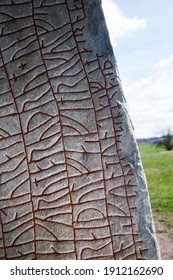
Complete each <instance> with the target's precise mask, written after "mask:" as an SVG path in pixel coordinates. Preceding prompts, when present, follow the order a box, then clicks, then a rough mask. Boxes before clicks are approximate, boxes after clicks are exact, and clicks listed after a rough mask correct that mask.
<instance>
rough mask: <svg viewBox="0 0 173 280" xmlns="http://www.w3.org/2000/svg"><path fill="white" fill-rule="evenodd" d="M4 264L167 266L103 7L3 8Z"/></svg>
mask: <svg viewBox="0 0 173 280" xmlns="http://www.w3.org/2000/svg"><path fill="white" fill-rule="evenodd" d="M0 34H1V35H0V48H1V50H0V84H1V87H0V258H1V259H19V260H20V259H21V260H23V259H72V260H74V259H80V260H88V259H90V260H91V259H98V260H103V259H104V260H106V259H109V260H114V259H116V260H119V259H124V260H125V259H158V258H159V250H158V247H157V242H156V237H155V231H154V225H153V220H152V214H151V207H150V202H149V197H148V190H147V183H146V179H145V175H144V172H143V168H142V165H141V160H140V156H139V152H138V149H137V145H136V141H135V139H134V135H133V127H132V124H131V121H130V117H129V115H128V109H127V105H126V100H125V98H124V95H123V92H122V89H121V83H120V80H119V77H118V73H117V66H116V62H115V59H114V55H113V50H112V46H111V43H110V40H109V35H108V31H107V28H106V24H105V20H104V16H103V12H102V8H101V1H99V0H52V1H50V0H33V1H31V0H2V1H1V2H0Z"/></svg>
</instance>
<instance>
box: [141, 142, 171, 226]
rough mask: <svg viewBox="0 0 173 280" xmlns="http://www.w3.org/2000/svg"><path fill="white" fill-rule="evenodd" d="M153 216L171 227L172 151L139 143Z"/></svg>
mask: <svg viewBox="0 0 173 280" xmlns="http://www.w3.org/2000/svg"><path fill="white" fill-rule="evenodd" d="M139 150H140V154H141V159H142V163H143V167H144V171H145V175H146V178H147V182H148V189H149V194H150V201H151V207H152V211H153V215H154V217H156V219H162V222H165V223H166V224H167V226H168V227H171V228H173V151H166V150H164V149H163V148H156V147H155V146H154V145H152V144H141V145H139Z"/></svg>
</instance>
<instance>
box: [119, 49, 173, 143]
mask: <svg viewBox="0 0 173 280" xmlns="http://www.w3.org/2000/svg"><path fill="white" fill-rule="evenodd" d="M172 77H173V54H171V55H170V56H169V57H167V58H165V59H163V60H161V61H159V62H157V63H156V64H155V65H154V66H153V69H152V71H151V73H150V75H149V76H148V77H146V78H143V79H141V80H139V81H136V82H135V83H133V84H131V85H124V86H123V89H124V93H125V96H126V98H127V102H128V104H129V110H130V115H131V117H132V122H133V124H134V127H135V130H136V136H137V138H139V137H140V138H143V137H144V138H146V137H151V136H157V135H160V134H161V133H162V131H164V130H165V129H168V128H173V86H172Z"/></svg>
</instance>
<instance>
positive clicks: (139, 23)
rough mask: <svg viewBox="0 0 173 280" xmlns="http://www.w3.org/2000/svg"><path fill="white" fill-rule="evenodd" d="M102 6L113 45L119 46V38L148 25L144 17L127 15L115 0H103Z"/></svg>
mask: <svg viewBox="0 0 173 280" xmlns="http://www.w3.org/2000/svg"><path fill="white" fill-rule="evenodd" d="M102 7H103V10H104V14H105V18H106V23H107V26H108V30H109V33H110V38H111V41H112V45H113V47H116V46H117V39H119V38H124V37H128V36H130V35H131V34H132V33H134V32H136V31H138V30H140V29H145V28H146V26H147V22H146V19H144V18H143V19H140V18H137V17H133V18H129V17H127V16H126V15H125V14H124V12H123V11H122V10H121V9H120V7H119V6H118V5H117V4H116V3H115V1H114V0H102Z"/></svg>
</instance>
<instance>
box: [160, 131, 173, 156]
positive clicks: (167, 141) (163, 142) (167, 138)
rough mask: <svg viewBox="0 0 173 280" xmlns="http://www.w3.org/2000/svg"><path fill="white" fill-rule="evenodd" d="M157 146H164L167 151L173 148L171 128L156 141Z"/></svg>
mask: <svg viewBox="0 0 173 280" xmlns="http://www.w3.org/2000/svg"><path fill="white" fill-rule="evenodd" d="M156 146H157V147H164V148H165V149H166V150H167V151H171V150H172V149H173V135H172V134H171V131H170V130H168V132H167V133H166V134H165V135H163V136H162V137H161V138H160V140H159V141H157V142H156Z"/></svg>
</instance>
